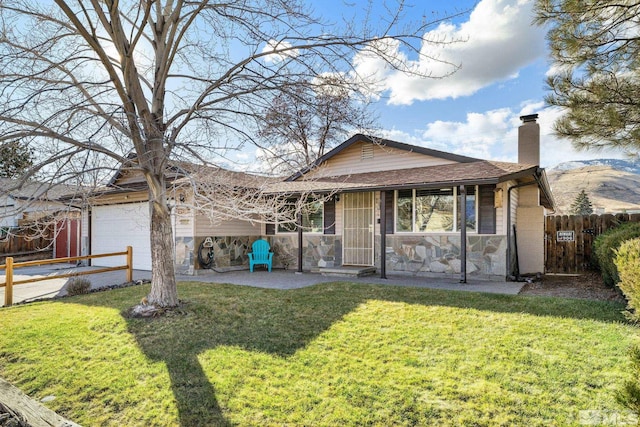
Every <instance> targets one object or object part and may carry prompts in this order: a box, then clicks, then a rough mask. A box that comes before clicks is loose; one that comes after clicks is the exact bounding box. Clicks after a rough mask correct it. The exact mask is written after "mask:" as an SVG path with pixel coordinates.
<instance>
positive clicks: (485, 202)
mask: <svg viewBox="0 0 640 427" xmlns="http://www.w3.org/2000/svg"><path fill="white" fill-rule="evenodd" d="M495 188H496V187H495V185H480V186H479V187H478V193H480V194H479V197H478V201H479V205H478V233H480V234H496V209H495V207H494V190H495Z"/></svg>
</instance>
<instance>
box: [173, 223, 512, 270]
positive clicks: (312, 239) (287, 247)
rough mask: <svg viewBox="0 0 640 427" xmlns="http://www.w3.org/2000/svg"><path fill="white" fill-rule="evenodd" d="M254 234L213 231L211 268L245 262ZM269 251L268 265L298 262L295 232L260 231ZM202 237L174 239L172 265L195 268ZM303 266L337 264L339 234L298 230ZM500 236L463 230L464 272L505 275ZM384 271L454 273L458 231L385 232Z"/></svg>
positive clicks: (339, 262) (503, 244)
mask: <svg viewBox="0 0 640 427" xmlns="http://www.w3.org/2000/svg"><path fill="white" fill-rule="evenodd" d="M258 238H260V237H257V236H233V237H214V260H215V268H216V269H242V268H247V269H248V268H249V257H248V255H247V254H248V252H249V251H250V250H251V244H252V243H253V242H254V241H255V240H256V239H258ZM262 238H264V239H266V240H267V241H269V244H270V245H271V250H272V251H273V252H274V257H273V267H274V268H287V269H290V270H293V269H297V268H298V236H297V235H295V234H281V235H275V236H263V237H262ZM203 240H204V237H198V238H196V239H195V240H194V239H193V238H190V237H184V238H178V239H176V266H177V270H178V272H180V273H183V274H194V270H195V269H199V268H200V266H199V265H198V259H197V250H198V248H199V246H200V242H202V241H203ZM303 244H304V247H303V250H302V255H303V264H302V268H303V269H304V270H311V269H315V268H318V267H334V266H336V267H337V266H341V265H342V236H336V235H305V236H303ZM506 247H507V242H506V236H501V235H468V236H467V274H468V275H469V276H475V277H481V278H499V279H502V278H504V277H505V276H506V265H505V260H506ZM386 251H387V252H386V255H387V274H412V275H424V276H429V275H433V274H437V275H442V274H459V273H460V236H459V235H453V234H430V235H400V234H395V235H393V234H389V235H387V248H386ZM375 252H376V267H378V268H380V236H376V251H375Z"/></svg>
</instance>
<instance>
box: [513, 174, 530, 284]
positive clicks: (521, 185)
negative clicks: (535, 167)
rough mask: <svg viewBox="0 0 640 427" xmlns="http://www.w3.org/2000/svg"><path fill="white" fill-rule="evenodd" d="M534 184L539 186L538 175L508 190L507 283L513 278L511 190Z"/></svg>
mask: <svg viewBox="0 0 640 427" xmlns="http://www.w3.org/2000/svg"><path fill="white" fill-rule="evenodd" d="M534 184H538V178H537V174H536V176H535V181H531V182H525V183H522V184H516V185H514V186H512V187H509V189H508V190H507V262H506V265H507V275H506V279H505V280H507V281H509V280H510V278H511V277H513V276H511V190H514V189H516V188H521V187H527V186H529V185H534ZM516 280H517V278H516ZM512 281H515V280H512Z"/></svg>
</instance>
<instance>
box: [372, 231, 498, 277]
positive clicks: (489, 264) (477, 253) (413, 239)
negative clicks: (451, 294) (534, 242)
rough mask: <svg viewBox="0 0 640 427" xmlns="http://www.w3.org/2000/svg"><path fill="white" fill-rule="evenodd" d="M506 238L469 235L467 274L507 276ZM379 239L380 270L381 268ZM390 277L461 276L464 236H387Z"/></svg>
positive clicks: (377, 254) (378, 263)
mask: <svg viewBox="0 0 640 427" xmlns="http://www.w3.org/2000/svg"><path fill="white" fill-rule="evenodd" d="M506 239H507V238H506V236H500V235H467V274H468V275H470V276H476V277H482V278H499V279H503V278H504V277H505V276H506V263H505V261H506V250H507V240H506ZM379 248H380V236H376V249H377V250H376V266H378V267H379V266H380V255H379V254H380V251H379ZM386 257H387V262H386V264H387V274H394V273H404V274H413V275H425V276H428V275H433V274H459V273H460V267H461V262H460V236H459V235H458V236H456V235H452V234H436V235H433V234H430V235H421V236H417V235H404V236H403V235H399V234H395V235H391V234H390V235H387V248H386Z"/></svg>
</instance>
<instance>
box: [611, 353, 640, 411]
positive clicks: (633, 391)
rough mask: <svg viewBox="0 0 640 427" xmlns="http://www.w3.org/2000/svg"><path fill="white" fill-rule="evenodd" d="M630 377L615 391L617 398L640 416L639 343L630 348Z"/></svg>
mask: <svg viewBox="0 0 640 427" xmlns="http://www.w3.org/2000/svg"><path fill="white" fill-rule="evenodd" d="M630 377H631V379H630V380H628V381H627V382H626V383H625V384H624V387H623V388H622V390H619V391H618V393H617V396H616V398H617V400H618V402H619V403H621V404H622V405H624V406H626V407H627V408H628V409H630V410H631V411H632V412H634V413H635V414H636V415H637V416H639V417H640V345H636V346H634V347H633V348H632V349H631V375H630Z"/></svg>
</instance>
